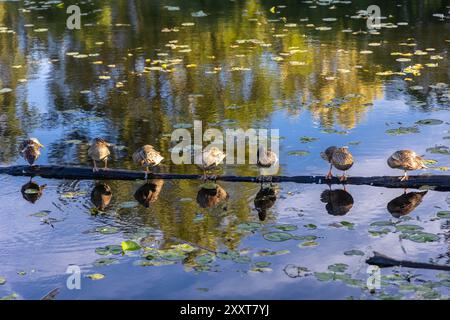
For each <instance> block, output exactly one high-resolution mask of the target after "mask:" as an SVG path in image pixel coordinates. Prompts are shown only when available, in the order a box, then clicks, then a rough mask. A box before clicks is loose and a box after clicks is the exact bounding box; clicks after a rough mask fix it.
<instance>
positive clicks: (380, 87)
mask: <svg viewBox="0 0 450 320" xmlns="http://www.w3.org/2000/svg"><path fill="white" fill-rule="evenodd" d="M71 3H72V2H71ZM371 4H378V5H379V6H380V8H381V14H382V16H383V17H384V18H383V19H382V20H381V23H382V28H381V29H379V30H375V31H371V32H369V30H368V29H367V25H366V19H365V18H363V13H362V12H360V10H366V9H367V7H368V6H369V5H371ZM67 6H68V4H64V3H62V2H60V1H47V2H45V1H33V2H30V1H7V2H0V164H1V165H2V166H9V165H15V164H23V163H24V162H23V160H22V159H20V158H19V156H18V152H17V145H18V144H19V143H20V141H22V139H24V138H25V137H27V136H35V137H38V138H39V140H40V141H41V143H43V144H44V145H45V146H46V148H45V149H43V153H42V156H41V157H40V158H39V160H38V164H58V165H63V164H64V165H90V163H89V159H88V157H87V148H88V142H89V141H91V140H92V139H93V138H94V137H96V136H102V137H104V138H105V139H107V140H108V141H110V142H111V143H113V144H114V147H113V150H112V159H111V161H110V167H112V168H128V169H137V168H136V167H135V166H134V165H133V163H132V161H131V154H132V153H133V152H134V151H135V150H136V149H137V148H138V147H140V146H141V145H143V144H147V143H149V144H152V145H154V146H155V147H156V148H157V149H158V150H161V152H162V153H163V155H164V156H165V158H166V159H170V149H171V148H172V147H173V146H174V143H172V142H171V141H170V134H171V132H172V131H173V130H174V129H175V128H179V127H185V128H190V127H191V126H192V124H193V122H194V120H201V121H203V125H204V128H218V129H226V128H242V129H244V130H246V129H249V128H273V129H279V130H280V164H281V168H280V174H283V175H317V174H324V173H326V171H327V169H328V166H327V163H325V162H324V161H323V160H322V159H321V158H320V152H321V151H323V150H324V149H325V148H326V147H328V146H330V145H348V146H349V147H350V150H351V152H352V153H353V155H354V157H355V159H356V163H355V165H354V167H353V168H352V169H351V171H350V175H355V176H356V175H358V176H372V175H399V174H401V173H400V172H397V171H395V170H392V169H390V168H389V167H388V166H387V165H386V159H387V158H388V156H389V155H391V154H392V153H393V152H394V151H396V150H400V149H405V148H408V149H413V150H416V151H417V152H418V153H419V154H421V155H424V157H425V158H426V159H428V160H434V161H431V162H430V165H429V167H430V168H429V169H427V170H425V171H423V173H426V174H447V169H448V168H447V166H448V165H449V160H450V157H449V155H450V149H449V143H448V141H449V138H450V126H449V124H450V123H449V120H450V119H449V108H450V103H449V102H450V90H449V85H448V84H449V83H450V79H449V78H450V66H449V64H448V50H449V48H450V24H449V21H450V20H449V10H450V4H449V3H448V2H447V1H439V0H434V1H427V2H425V1H395V2H394V1H389V2H387V1H374V0H371V1H354V2H353V3H352V2H350V1H340V2H339V1H334V2H333V3H331V4H327V5H325V4H324V1H322V2H316V1H303V2H300V1H277V2H276V3H267V2H264V1H259V0H247V1H238V0H236V1H213V0H209V1H196V0H192V1H181V0H171V1H144V0H140V1H139V0H136V1H125V0H116V1H83V2H80V3H79V6H80V8H81V12H82V13H83V15H82V18H81V21H82V26H81V29H80V30H68V29H67V28H66V19H67V14H66V13H65V12H66V8H67ZM274 6H275V7H274ZM436 14H443V15H444V16H443V18H442V17H439V16H437V15H436ZM430 119H431V120H433V121H424V120H430ZM299 151H300V152H299ZM158 170H159V171H160V172H166V173H168V172H170V173H199V170H198V169H197V168H196V167H195V166H194V165H174V164H171V163H170V161H165V162H164V163H163V165H162V166H161V167H160V168H159V169H158ZM221 171H222V172H221V173H222V174H230V175H246V176H247V175H248V176H256V175H257V174H258V170H257V168H256V167H255V166H252V165H226V166H223V168H222V170H221ZM33 181H34V182H35V183H37V184H39V185H46V187H45V188H44V189H43V191H42V195H31V196H30V195H29V194H25V195H22V192H21V190H22V186H24V185H26V184H27V183H28V182H29V179H28V178H21V177H10V176H4V175H1V176H0V182H1V184H0V261H2V263H1V265H0V297H6V298H17V299H40V298H41V297H43V296H44V295H45V294H46V293H48V292H49V291H51V290H52V289H55V288H60V293H59V295H58V296H57V298H58V299H126V298H129V299H158V298H159V299H218V298H245V299H391V298H392V299H447V298H448V296H449V289H448V288H449V283H450V280H449V279H450V277H449V276H450V274H449V273H448V272H447V273H446V272H439V271H425V270H418V269H406V268H390V269H382V271H381V288H380V289H377V290H375V292H372V293H371V292H370V290H368V288H367V286H366V280H367V278H368V276H369V274H368V273H367V267H368V265H367V264H366V263H365V260H366V259H367V258H368V257H369V256H371V255H372V253H373V252H374V251H377V252H380V253H382V254H385V255H388V256H390V257H393V258H395V259H399V260H410V261H420V262H434V263H439V264H448V263H450V253H449V220H448V219H449V217H450V213H449V210H450V195H449V194H448V193H445V192H436V191H433V190H429V191H428V193H426V194H425V193H418V192H419V191H418V190H408V191H407V192H408V194H407V196H402V195H403V193H404V191H403V190H400V189H398V190H396V189H384V188H375V187H370V186H347V187H346V190H345V191H344V190H343V187H342V186H340V187H338V186H335V187H333V189H332V191H330V190H329V189H328V187H326V186H318V185H300V184H293V183H286V184H278V185H275V186H274V194H275V195H276V201H275V202H274V199H273V198H274V194H272V195H271V196H269V197H266V199H267V198H268V199H269V201H268V202H266V203H264V205H266V206H268V207H270V208H268V209H267V210H263V211H261V210H257V209H256V208H255V197H256V196H257V194H258V192H259V191H260V188H259V185H257V184H247V183H222V182H219V183H218V184H219V185H220V187H221V188H222V189H223V190H225V191H226V192H227V193H228V199H225V197H224V199H211V196H209V197H208V195H205V194H201V193H200V195H199V194H198V193H199V190H200V185H201V184H202V182H201V181H198V182H197V181H166V182H165V183H161V182H160V181H157V182H156V185H155V186H153V187H154V188H156V190H157V192H156V193H159V194H158V195H156V198H157V199H156V201H154V202H152V203H151V204H149V206H148V208H146V207H145V206H142V205H140V204H139V203H138V202H136V201H135V198H134V196H133V195H134V194H135V193H136V191H138V190H142V189H140V188H141V187H142V185H143V182H118V181H106V182H105V183H106V184H107V185H108V186H109V188H110V189H111V192H112V197H111V199H108V201H109V200H110V203H109V204H108V206H107V207H106V208H105V210H104V212H99V211H98V210H95V209H94V207H95V199H94V201H93V200H92V197H91V192H92V191H93V189H94V187H95V186H96V184H98V183H99V182H95V181H58V180H47V179H42V178H35V179H33ZM27 188H29V186H26V187H24V189H23V190H27ZM98 188H99V187H98ZM97 190H98V189H97ZM411 192H412V193H411ZM399 197H400V198H399ZM25 198H27V199H28V200H26V199H25ZM258 199H259V197H258ZM394 199H395V201H393V202H392V200H394ZM218 200H220V201H218ZM214 201H215V202H214ZM420 201H422V202H421V203H420ZM213 202H214V204H215V205H214V206H209V205H211V204H212V203H213ZM217 202H219V203H217ZM257 203H260V202H258V201H257ZM402 205H403V206H402ZM405 205H410V206H411V208H410V209H411V210H407V209H405ZM408 211H409V212H408ZM124 241H130V242H127V243H128V244H129V245H134V244H139V247H140V248H139V249H138V250H134V251H132V250H127V251H126V252H125V253H124V254H122V252H121V248H120V246H121V244H122V242H124ZM131 241H132V242H131ZM108 246H109V247H108ZM71 265H76V266H79V267H80V269H81V272H82V273H81V289H80V290H70V289H69V288H68V287H67V286H66V281H67V279H68V277H69V274H67V273H66V271H67V268H68V267H69V266H71ZM98 278H101V279H98ZM96 279H97V280H96Z"/></svg>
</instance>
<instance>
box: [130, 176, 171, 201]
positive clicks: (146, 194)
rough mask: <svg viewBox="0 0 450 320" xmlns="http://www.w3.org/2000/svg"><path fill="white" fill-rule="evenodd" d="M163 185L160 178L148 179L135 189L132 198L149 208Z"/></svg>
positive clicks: (156, 198)
mask: <svg viewBox="0 0 450 320" xmlns="http://www.w3.org/2000/svg"><path fill="white" fill-rule="evenodd" d="M163 185H164V180H162V179H154V180H149V181H147V182H146V183H145V184H143V185H142V186H141V187H140V188H139V189H137V190H136V192H135V193H134V198H135V199H136V201H137V202H139V203H140V204H141V205H142V206H144V207H145V208H149V207H150V204H151V203H154V202H156V200H158V198H159V194H160V193H161V190H162V187H163Z"/></svg>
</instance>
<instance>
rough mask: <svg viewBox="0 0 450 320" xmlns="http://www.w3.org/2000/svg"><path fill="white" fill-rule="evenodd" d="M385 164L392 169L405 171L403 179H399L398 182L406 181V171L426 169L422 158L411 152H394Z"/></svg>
mask: <svg viewBox="0 0 450 320" xmlns="http://www.w3.org/2000/svg"><path fill="white" fill-rule="evenodd" d="M387 163H388V165H389V167H391V168H392V169H401V170H404V171H405V174H404V175H403V177H400V178H399V179H400V181H405V180H408V171H413V170H419V169H426V168H427V166H426V165H425V163H424V162H423V159H422V157H420V156H418V155H417V154H416V153H415V152H414V151H411V150H400V151H397V152H395V153H394V154H393V155H392V156H390V157H389V159H388V161H387Z"/></svg>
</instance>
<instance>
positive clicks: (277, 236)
mask: <svg viewBox="0 0 450 320" xmlns="http://www.w3.org/2000/svg"><path fill="white" fill-rule="evenodd" d="M263 237H264V239H266V240H267V241H273V242H282V241H287V240H290V239H292V235H291V234H290V233H287V232H269V233H266V234H264V235H263Z"/></svg>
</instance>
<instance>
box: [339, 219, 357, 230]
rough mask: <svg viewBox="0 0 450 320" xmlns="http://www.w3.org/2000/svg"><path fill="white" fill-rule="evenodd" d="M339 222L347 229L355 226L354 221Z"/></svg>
mask: <svg viewBox="0 0 450 320" xmlns="http://www.w3.org/2000/svg"><path fill="white" fill-rule="evenodd" d="M340 224H341V225H343V226H344V227H346V228H347V229H349V230H352V229H353V228H354V227H355V224H354V223H352V222H348V221H341V222H340Z"/></svg>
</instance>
